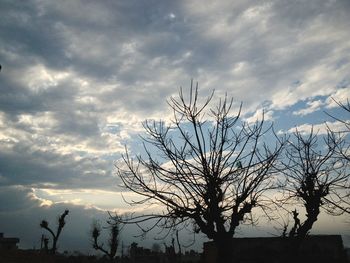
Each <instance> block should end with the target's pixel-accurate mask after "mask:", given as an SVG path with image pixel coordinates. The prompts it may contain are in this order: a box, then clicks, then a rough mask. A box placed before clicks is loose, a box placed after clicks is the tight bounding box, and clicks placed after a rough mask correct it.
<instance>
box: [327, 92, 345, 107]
mask: <svg viewBox="0 0 350 263" xmlns="http://www.w3.org/2000/svg"><path fill="white" fill-rule="evenodd" d="M349 100H350V88H349V87H347V88H342V89H338V90H336V92H335V94H332V95H331V96H329V97H328V98H327V99H326V104H327V105H326V107H327V108H337V107H339V105H338V104H337V102H338V103H342V104H345V105H346V104H347V103H348V102H349Z"/></svg>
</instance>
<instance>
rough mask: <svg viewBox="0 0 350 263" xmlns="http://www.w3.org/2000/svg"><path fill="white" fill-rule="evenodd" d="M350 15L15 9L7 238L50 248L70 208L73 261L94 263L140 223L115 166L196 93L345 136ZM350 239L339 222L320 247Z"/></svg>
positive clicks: (213, 7) (6, 138) (9, 47)
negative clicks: (101, 238)
mask: <svg viewBox="0 0 350 263" xmlns="http://www.w3.org/2000/svg"><path fill="white" fill-rule="evenodd" d="M349 12H350V2H349V1H347V0H308V1H297V0H295V1H289V0H280V1H278V0H276V1H243V0H237V1H229V0H221V1H210V0H186V1H185V0H183V1H181V0H179V1H170V0H158V1H157V0H152V1H136V0H115V1H112V0H105V1H92V0H84V1H83V0H80V1H79V0H71V1H64V0H59V1H49V0H27V1H19V0H1V2H0V43H1V45H0V64H1V65H2V68H1V72H0V145H1V147H0V232H5V236H17V237H20V238H21V243H20V247H23V248H28V247H38V246H39V244H40V236H41V233H42V232H41V230H40V228H39V222H40V220H41V219H43V218H45V219H47V220H48V221H49V222H51V224H54V221H55V220H56V218H57V216H58V215H59V214H60V213H62V212H63V211H64V209H65V208H68V209H69V210H70V211H71V212H70V214H69V215H68V216H67V226H66V229H65V231H64V232H63V234H62V240H61V242H60V249H61V250H63V249H70V250H73V249H76V250H81V251H92V249H91V248H89V247H91V245H90V243H89V240H88V233H89V226H90V225H91V222H92V221H93V220H94V219H99V220H102V222H103V220H104V219H105V218H106V214H107V213H106V211H109V210H117V211H119V212H120V213H123V212H128V211H132V210H133V209H135V208H130V207H129V206H127V205H126V204H125V203H124V201H123V200H122V198H121V192H124V195H125V196H126V197H130V198H133V195H132V194H131V193H129V192H127V191H125V190H123V189H121V188H120V187H119V185H120V180H119V179H118V177H117V175H116V173H115V168H114V164H115V162H117V161H118V159H119V158H120V157H121V154H122V153H123V152H124V147H125V145H127V147H128V148H129V149H130V150H131V151H132V152H133V153H138V152H139V151H141V150H140V140H139V137H138V135H139V134H141V135H142V134H143V129H142V125H141V123H142V121H144V120H145V119H156V120H157V119H164V120H169V118H170V116H171V111H170V109H169V107H168V106H167V103H166V101H167V99H169V98H170V97H171V96H176V95H177V93H178V91H179V87H182V88H183V90H184V92H186V91H188V90H189V86H190V83H191V80H192V79H193V80H194V81H195V82H198V83H199V93H200V97H201V98H205V97H207V96H208V95H209V94H210V92H211V91H212V90H213V89H215V95H214V101H215V100H217V99H218V98H220V97H222V96H224V95H225V94H227V95H228V96H229V97H232V98H233V99H234V101H235V103H236V104H235V105H238V104H239V103H240V102H242V103H243V111H242V119H243V120H246V121H248V122H252V121H254V120H255V119H256V118H259V116H261V114H262V112H263V111H264V112H265V119H266V120H267V121H271V122H273V123H274V125H275V129H276V130H277V131H278V132H279V133H280V134H282V133H289V132H291V131H293V130H294V129H295V128H296V127H297V128H298V129H299V130H300V131H302V132H307V131H308V130H309V129H310V127H311V125H314V127H315V129H316V130H317V131H318V132H319V133H320V134H322V133H324V131H325V129H324V127H325V125H324V124H325V122H327V124H328V125H329V126H330V127H332V128H334V129H341V125H340V124H339V123H337V122H336V121H335V120H334V119H332V118H330V117H329V116H328V115H327V114H326V113H325V112H327V113H330V114H334V115H335V116H337V117H339V118H341V119H344V120H348V119H349V115H348V114H347V113H346V112H343V111H341V110H339V109H338V107H337V105H336V103H335V102H334V100H333V99H335V100H337V101H340V102H346V100H347V99H348V98H349V97H350V89H349V86H350V19H349V18H348V14H349ZM332 98H333V99H332ZM137 209H140V210H139V211H143V210H145V208H137ZM322 220H323V221H322ZM348 226H349V223H348V222H347V223H346V219H344V218H327V217H325V218H323V219H322V218H321V220H320V222H318V226H317V227H316V228H315V229H316V230H315V233H318V232H322V233H335V234H343V235H344V236H345V239H347V240H348V241H347V242H348V243H349V244H350V236H349V235H350V232H349V228H348ZM127 231H131V232H132V231H133V230H125V232H124V237H125V240H126V241H125V242H126V243H128V242H129V243H130V242H132V241H135V240H136V239H135V240H132V238H131V236H132V235H130V234H129V232H127ZM247 231H248V232H249V231H250V232H251V234H252V235H263V233H266V231H265V230H264V228H263V227H261V228H260V230H259V229H258V230H247ZM254 231H255V232H254ZM131 232H130V233H131ZM152 242H153V241H152V240H150V241H149V243H152Z"/></svg>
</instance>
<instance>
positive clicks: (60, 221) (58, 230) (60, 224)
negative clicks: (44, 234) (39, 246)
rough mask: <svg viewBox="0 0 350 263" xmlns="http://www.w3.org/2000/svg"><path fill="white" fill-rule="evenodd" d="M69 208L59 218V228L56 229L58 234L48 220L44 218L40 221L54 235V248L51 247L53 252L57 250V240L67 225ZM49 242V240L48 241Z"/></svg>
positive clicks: (42, 226) (41, 225)
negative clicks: (66, 219)
mask: <svg viewBox="0 0 350 263" xmlns="http://www.w3.org/2000/svg"><path fill="white" fill-rule="evenodd" d="M68 213H69V210H67V209H66V210H65V211H64V212H63V213H62V214H61V216H60V217H59V218H58V226H57V230H56V234H55V233H54V231H53V230H52V229H51V228H50V227H49V223H48V222H47V221H46V220H42V221H41V223H40V227H41V228H44V229H46V230H47V231H48V232H49V233H50V234H51V235H52V240H53V242H52V248H51V253H52V254H55V253H56V250H57V241H58V238H59V237H60V234H61V232H62V229H63V227H64V226H65V224H66V222H65V217H66V216H67V215H68ZM46 242H48V240H47V241H46Z"/></svg>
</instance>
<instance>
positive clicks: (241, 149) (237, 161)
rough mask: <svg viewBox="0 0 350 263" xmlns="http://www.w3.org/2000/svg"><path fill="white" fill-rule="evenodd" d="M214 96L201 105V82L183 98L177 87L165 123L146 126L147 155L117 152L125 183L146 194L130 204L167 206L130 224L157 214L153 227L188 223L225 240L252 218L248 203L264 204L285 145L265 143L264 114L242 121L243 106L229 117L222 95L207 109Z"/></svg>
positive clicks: (217, 239)
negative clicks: (169, 117)
mask: <svg viewBox="0 0 350 263" xmlns="http://www.w3.org/2000/svg"><path fill="white" fill-rule="evenodd" d="M212 96H213V94H211V96H209V98H208V99H207V100H206V101H205V102H204V103H203V104H201V105H200V103H199V98H198V85H197V86H196V87H193V85H191V92H190V98H189V101H188V102H187V101H186V100H185V98H184V95H183V93H182V90H180V93H179V98H171V99H170V101H169V102H168V104H169V105H170V107H171V108H172V110H173V113H174V115H173V116H174V117H173V121H172V123H171V124H170V125H166V124H165V123H164V122H162V121H159V122H156V121H146V122H145V123H144V128H145V131H146V133H147V135H148V136H147V137H144V138H143V142H144V150H145V152H146V154H145V155H144V156H141V155H138V156H135V157H132V156H131V155H130V153H129V152H128V151H126V153H125V154H124V155H123V156H122V160H123V162H122V164H120V163H119V164H118V165H117V173H118V175H119V176H120V178H121V179H122V182H123V187H125V188H127V189H129V190H130V191H132V192H134V193H136V194H137V195H139V196H141V197H143V199H142V200H139V201H131V203H132V204H157V205H162V206H163V207H165V210H163V211H161V213H150V214H148V215H141V216H133V217H132V218H130V219H129V221H128V223H141V222H144V221H145V220H150V219H155V220H156V223H155V225H158V226H161V227H166V228H173V227H175V226H176V225H178V224H180V223H184V222H187V223H188V225H193V226H194V228H195V230H200V231H201V232H203V233H204V234H206V235H207V236H208V238H210V239H213V240H214V241H215V242H220V243H224V242H226V241H228V240H230V238H232V236H233V235H234V233H235V230H236V228H237V226H239V224H240V223H242V222H251V223H252V222H253V221H252V220H253V219H252V217H251V212H252V209H253V208H255V207H260V208H262V209H263V210H266V209H267V208H268V206H267V205H265V202H266V201H267V196H266V195H265V193H266V192H267V191H269V190H271V189H275V188H276V184H275V175H276V171H275V170H274V169H273V166H274V165H273V164H274V163H275V162H276V160H277V157H278V155H279V153H280V151H281V149H282V145H283V143H282V142H281V141H279V140H276V141H277V142H276V143H275V145H274V146H273V147H268V146H267V145H266V144H265V143H264V142H263V136H264V135H265V134H266V133H267V132H271V127H270V126H269V127H265V125H264V119H263V117H262V120H261V121H257V122H256V123H254V124H248V123H244V122H241V121H240V112H241V107H240V108H239V110H238V113H237V114H236V115H234V116H232V115H231V109H232V107H233V101H232V100H228V99H227V97H225V98H224V99H222V100H220V102H219V103H218V105H217V106H216V107H213V108H212V107H209V103H210V101H211V99H212ZM208 108H209V109H208ZM208 117H210V118H211V119H212V121H208V120H207V118H208ZM151 148H152V150H151ZM153 150H156V152H157V153H158V154H159V156H155V155H154V154H153ZM160 160H162V162H160ZM155 225H154V226H155ZM147 230H149V229H145V231H147Z"/></svg>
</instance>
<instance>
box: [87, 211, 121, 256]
mask: <svg viewBox="0 0 350 263" xmlns="http://www.w3.org/2000/svg"><path fill="white" fill-rule="evenodd" d="M113 218H114V219H115V220H113V221H107V224H108V226H107V227H105V228H106V229H108V231H109V239H108V248H106V249H105V248H104V244H103V243H99V241H98V238H99V237H100V235H101V231H102V228H101V226H100V225H99V224H98V223H97V222H93V224H92V229H91V236H92V246H93V248H94V249H96V250H100V251H101V252H103V253H104V254H105V255H106V256H107V257H108V258H109V259H110V260H111V261H113V260H114V259H115V256H116V253H117V249H118V245H119V235H120V227H119V220H118V218H119V217H118V216H114V217H113Z"/></svg>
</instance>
